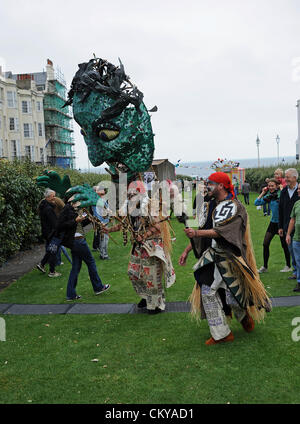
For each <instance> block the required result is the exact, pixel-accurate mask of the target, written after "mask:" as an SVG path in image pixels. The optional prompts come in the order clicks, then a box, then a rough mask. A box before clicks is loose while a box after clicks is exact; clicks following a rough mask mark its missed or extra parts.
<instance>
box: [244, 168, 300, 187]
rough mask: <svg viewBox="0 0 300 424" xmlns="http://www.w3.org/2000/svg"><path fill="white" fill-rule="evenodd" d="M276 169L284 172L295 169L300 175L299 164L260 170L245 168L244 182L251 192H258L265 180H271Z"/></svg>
mask: <svg viewBox="0 0 300 424" xmlns="http://www.w3.org/2000/svg"><path fill="white" fill-rule="evenodd" d="M277 168H281V169H283V171H285V170H286V169H288V168H296V169H297V171H298V172H299V175H300V164H299V163H289V164H285V165H284V166H283V165H282V164H280V165H276V166H266V167H261V168H246V172H245V176H246V180H247V181H248V183H249V184H250V187H251V190H252V191H256V192H259V191H260V187H261V186H262V184H263V183H264V182H265V179H266V178H273V177H274V171H275V170H276V169H277Z"/></svg>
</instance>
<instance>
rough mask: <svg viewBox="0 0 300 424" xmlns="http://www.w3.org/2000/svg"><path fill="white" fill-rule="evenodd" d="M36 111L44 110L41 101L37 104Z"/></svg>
mask: <svg viewBox="0 0 300 424" xmlns="http://www.w3.org/2000/svg"><path fill="white" fill-rule="evenodd" d="M36 110H37V112H41V110H42V102H39V101H37V102H36Z"/></svg>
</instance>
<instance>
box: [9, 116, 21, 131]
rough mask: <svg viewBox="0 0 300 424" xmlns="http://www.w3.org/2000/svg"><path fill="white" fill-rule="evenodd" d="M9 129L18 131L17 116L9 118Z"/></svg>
mask: <svg viewBox="0 0 300 424" xmlns="http://www.w3.org/2000/svg"><path fill="white" fill-rule="evenodd" d="M9 131H19V119H18V118H9Z"/></svg>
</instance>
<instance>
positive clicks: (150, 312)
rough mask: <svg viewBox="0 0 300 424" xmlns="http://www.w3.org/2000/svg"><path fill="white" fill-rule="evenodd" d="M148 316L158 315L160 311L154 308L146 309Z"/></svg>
mask: <svg viewBox="0 0 300 424" xmlns="http://www.w3.org/2000/svg"><path fill="white" fill-rule="evenodd" d="M147 312H148V314H150V315H155V314H159V313H160V312H162V310H161V309H159V308H155V309H147Z"/></svg>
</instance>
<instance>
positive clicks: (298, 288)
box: [293, 283, 300, 292]
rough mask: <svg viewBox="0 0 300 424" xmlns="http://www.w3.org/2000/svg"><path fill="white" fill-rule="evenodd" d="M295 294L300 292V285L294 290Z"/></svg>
mask: <svg viewBox="0 0 300 424" xmlns="http://www.w3.org/2000/svg"><path fill="white" fill-rule="evenodd" d="M293 291H294V292H300V283H298V284H297V285H296V287H295V288H294V289H293Z"/></svg>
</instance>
